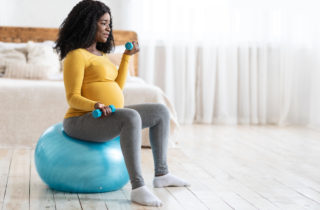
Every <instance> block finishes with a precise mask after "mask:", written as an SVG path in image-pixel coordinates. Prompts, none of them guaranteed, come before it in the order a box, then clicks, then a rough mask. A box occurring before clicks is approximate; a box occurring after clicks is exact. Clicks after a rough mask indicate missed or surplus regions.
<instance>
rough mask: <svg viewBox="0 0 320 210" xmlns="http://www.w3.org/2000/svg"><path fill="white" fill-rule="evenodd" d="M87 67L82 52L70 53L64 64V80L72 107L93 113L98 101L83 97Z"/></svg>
mask: <svg viewBox="0 0 320 210" xmlns="http://www.w3.org/2000/svg"><path fill="white" fill-rule="evenodd" d="M85 65H86V61H85V59H84V56H83V55H82V53H81V52H80V51H77V50H74V51H71V52H69V53H68V55H67V56H66V58H65V60H64V63H63V80H64V86H65V90H66V97H67V101H68V104H69V105H70V107H71V108H74V109H79V110H84V111H92V110H93V109H94V105H95V104H96V103H97V101H92V100H90V99H87V98H85V97H83V96H82V95H81V87H82V82H83V77H84V69H85Z"/></svg>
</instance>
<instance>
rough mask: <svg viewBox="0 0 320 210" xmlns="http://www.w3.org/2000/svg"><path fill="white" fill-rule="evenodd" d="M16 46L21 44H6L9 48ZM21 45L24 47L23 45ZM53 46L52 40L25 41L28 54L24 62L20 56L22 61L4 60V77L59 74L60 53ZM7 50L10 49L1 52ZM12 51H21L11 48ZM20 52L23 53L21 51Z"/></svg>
mask: <svg viewBox="0 0 320 210" xmlns="http://www.w3.org/2000/svg"><path fill="white" fill-rule="evenodd" d="M16 46H19V45H14V44H9V45H6V47H7V48H9V47H16ZM20 46H21V47H22V46H23V45H20ZM53 46H54V42H52V41H46V42H42V43H35V42H31V41H30V42H28V43H25V49H26V51H27V54H26V56H24V60H23V61H24V62H22V58H20V59H21V62H17V61H18V59H16V60H13V59H6V60H5V62H4V66H5V72H4V77H8V78H21V79H51V78H52V76H53V75H58V74H59V73H60V69H61V64H60V60H59V56H58V54H57V53H56V52H55V51H54V50H53ZM7 51H10V50H9V49H7V50H2V51H1V50H0V55H1V52H7ZM11 51H12V52H13V51H14V52H15V53H19V51H17V50H15V49H11ZM20 54H22V53H21V52H20ZM22 55H23V54H22ZM26 61H27V62H26ZM0 67H1V65H0Z"/></svg>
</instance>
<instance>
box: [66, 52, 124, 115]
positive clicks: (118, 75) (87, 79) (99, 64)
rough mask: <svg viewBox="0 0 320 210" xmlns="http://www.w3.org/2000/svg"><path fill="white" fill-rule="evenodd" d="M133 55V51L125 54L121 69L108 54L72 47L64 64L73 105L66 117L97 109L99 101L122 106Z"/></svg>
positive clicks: (70, 102) (68, 99)
mask: <svg viewBox="0 0 320 210" xmlns="http://www.w3.org/2000/svg"><path fill="white" fill-rule="evenodd" d="M129 59H130V55H126V54H123V56H122V60H121V64H120V67H119V70H117V68H116V66H115V65H114V64H113V63H111V61H110V60H109V59H108V57H107V55H106V54H103V56H98V55H94V54H92V53H90V52H89V51H87V50H85V49H80V48H79V49H76V50H72V51H70V52H69V53H68V54H67V56H66V58H65V60H64V64H63V80H64V86H65V90H66V97H67V101H68V104H69V106H70V107H69V109H68V111H67V113H66V114H65V117H64V118H69V117H74V116H80V115H83V114H86V113H88V112H90V111H92V110H94V105H95V104H96V103H97V102H101V103H103V104H105V105H110V104H113V105H114V106H115V107H116V108H122V107H123V106H124V98H123V93H122V90H123V87H124V84H125V81H126V78H127V74H128V63H129Z"/></svg>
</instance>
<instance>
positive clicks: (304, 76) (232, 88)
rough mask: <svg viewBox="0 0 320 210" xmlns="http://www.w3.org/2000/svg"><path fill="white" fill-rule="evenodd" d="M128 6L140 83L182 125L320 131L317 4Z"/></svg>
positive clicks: (176, 0)
mask: <svg viewBox="0 0 320 210" xmlns="http://www.w3.org/2000/svg"><path fill="white" fill-rule="evenodd" d="M126 5H127V7H128V8H130V12H128V13H127V14H125V15H126V16H127V20H128V21H129V22H130V23H131V26H132V29H134V30H136V31H137V32H138V34H139V39H140V45H141V54H140V59H141V60H140V76H141V77H143V78H144V79H145V80H147V81H148V82H150V83H153V84H155V85H158V86H159V87H161V88H162V89H163V90H164V91H165V93H166V94H167V95H168V97H169V98H170V99H171V101H172V102H173V103H174V105H175V108H176V110H177V114H178V119H179V121H180V122H181V123H193V122H198V123H222V124H278V125H291V124H300V125H315V126H319V125H320V111H319V110H320V93H319V91H320V73H319V72H320V62H319V59H320V42H319V40H320V36H319V35H320V13H319V12H318V11H317V10H318V8H319V4H318V3H317V1H316V0H304V1H298V0H268V1H267V0H229V1H228V0H197V1H194V0H161V1H160V0H127V1H126ZM127 11H128V10H127ZM129 25H130V24H129Z"/></svg>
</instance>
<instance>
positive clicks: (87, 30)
mask: <svg viewBox="0 0 320 210" xmlns="http://www.w3.org/2000/svg"><path fill="white" fill-rule="evenodd" d="M105 13H109V15H110V18H111V19H110V30H111V31H110V33H109V37H108V39H107V41H106V42H104V43H102V42H98V43H97V49H98V50H100V51H102V52H104V53H109V52H111V51H112V50H113V49H114V39H113V34H112V16H111V11H110V8H109V7H108V6H106V5H105V4H104V3H102V2H99V1H94V0H82V1H81V2H79V3H78V4H77V5H76V6H74V7H73V8H72V10H71V12H70V13H69V14H68V17H67V18H66V19H65V20H64V21H63V23H62V24H61V26H60V28H59V36H58V39H57V40H56V46H55V47H54V49H55V50H56V51H57V52H58V54H59V55H60V59H61V60H62V59H63V58H64V57H65V56H66V55H67V54H68V52H70V51H71V50H74V49H78V48H88V47H89V46H91V45H92V43H94V41H95V35H96V31H97V21H98V20H99V19H100V18H101V16H103V15H104V14H105Z"/></svg>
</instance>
